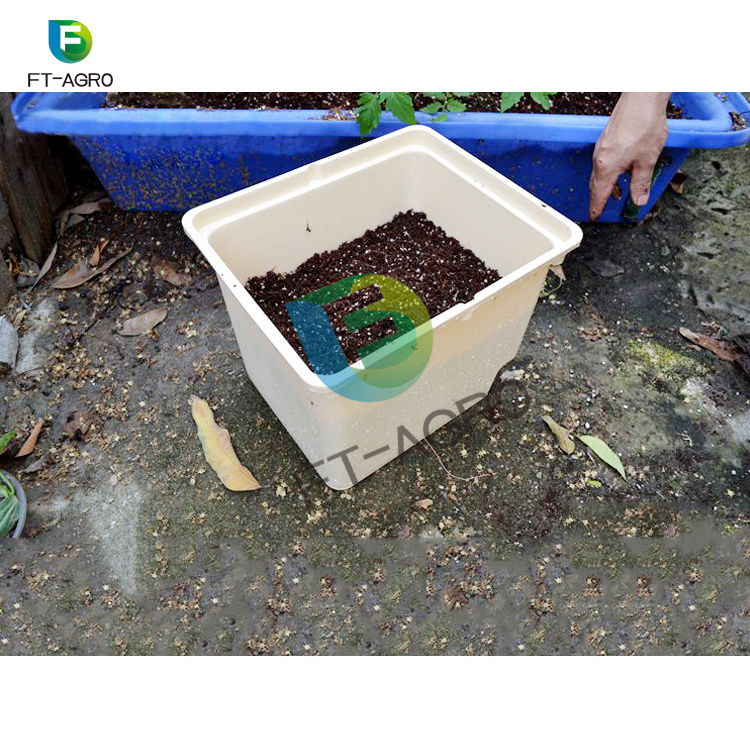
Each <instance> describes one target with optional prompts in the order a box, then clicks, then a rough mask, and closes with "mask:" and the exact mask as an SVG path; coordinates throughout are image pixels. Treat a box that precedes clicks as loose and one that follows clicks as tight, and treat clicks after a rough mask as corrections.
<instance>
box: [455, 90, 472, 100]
mask: <svg viewBox="0 0 750 750" xmlns="http://www.w3.org/2000/svg"><path fill="white" fill-rule="evenodd" d="M451 93H452V94H453V96H458V97H460V98H461V99H465V98H466V97H467V96H474V92H473V91H452V92H451Z"/></svg>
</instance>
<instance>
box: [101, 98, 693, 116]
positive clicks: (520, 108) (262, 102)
mask: <svg viewBox="0 0 750 750" xmlns="http://www.w3.org/2000/svg"><path fill="white" fill-rule="evenodd" d="M411 95H412V98H413V100H414V108H415V109H421V108H422V107H425V106H427V105H428V104H430V103H431V102H432V99H430V98H429V97H426V96H425V95H424V94H422V93H419V92H411ZM500 96H501V93H500V92H499V91H484V92H477V93H476V94H473V95H472V96H470V97H467V98H466V99H464V103H465V104H466V108H467V111H469V112H498V111H499V110H500ZM619 96H620V94H619V92H609V91H594V92H581V91H567V92H566V91H561V92H560V93H558V94H555V95H554V96H553V97H552V107H551V109H550V110H549V112H550V113H553V114H559V115H610V114H612V110H613V109H614V106H615V104H616V103H617V99H618V98H619ZM358 97H359V93H358V92H355V91H333V92H331V91H302V92H300V91H249V92H248V91H245V92H236V91H235V92H231V93H215V92H214V93H212V92H192V93H191V92H162V93H142V92H139V93H127V92H126V93H119V92H110V93H109V94H107V99H106V104H105V106H107V107H136V108H140V109H154V108H160V107H163V108H174V109H191V108H198V109H328V110H334V112H338V111H339V110H353V109H355V108H356V107H357V98H358ZM511 111H512V112H531V113H543V112H544V111H545V110H544V109H543V108H542V107H541V106H540V105H539V104H537V103H536V102H535V101H534V100H533V99H531V97H529V96H525V97H524V98H523V99H522V100H521V101H520V102H519V103H518V104H516V106H515V107H513V109H512V110H511ZM667 117H670V118H675V119H678V118H680V117H682V113H681V110H680V109H679V107H675V106H674V105H673V104H672V103H671V102H670V103H669V106H668V107H667Z"/></svg>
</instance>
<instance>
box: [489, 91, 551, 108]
mask: <svg viewBox="0 0 750 750" xmlns="http://www.w3.org/2000/svg"><path fill="white" fill-rule="evenodd" d="M556 93H557V91H530V92H529V96H530V97H531V98H532V99H533V100H534V101H535V102H536V103H537V104H538V105H539V106H540V107H541V108H542V109H544V110H545V111H546V110H549V108H550V107H551V106H552V99H551V97H553V96H554V95H555V94H556ZM524 96H526V92H525V91H503V93H502V96H501V97H500V111H501V112H507V111H508V110H509V109H513V107H515V106H516V104H518V102H520V101H521V99H523V98H524Z"/></svg>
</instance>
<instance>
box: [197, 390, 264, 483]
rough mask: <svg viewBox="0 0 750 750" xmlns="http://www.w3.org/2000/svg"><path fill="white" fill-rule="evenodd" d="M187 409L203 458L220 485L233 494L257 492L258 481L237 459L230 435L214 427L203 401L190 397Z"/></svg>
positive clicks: (211, 415) (222, 428)
mask: <svg viewBox="0 0 750 750" xmlns="http://www.w3.org/2000/svg"><path fill="white" fill-rule="evenodd" d="M190 409H191V411H192V414H193V420H194V421H195V424H196V426H197V427H198V439H199V440H200V441H201V445H202V446H203V455H204V456H205V457H206V461H208V465H209V466H210V467H211V468H212V469H213V470H214V471H215V472H216V475H217V476H218V477H219V479H220V480H221V482H222V484H223V485H224V486H225V487H226V488H227V489H228V490H232V491H233V492H243V491H245V490H257V489H260V483H259V482H258V480H257V479H256V478H255V477H254V476H253V475H252V474H251V473H250V471H249V470H248V469H246V468H245V467H244V466H243V465H242V464H241V463H240V460H239V458H237V454H236V453H235V452H234V448H233V447H232V439H231V438H230V437H229V431H228V430H227V429H226V428H224V427H219V426H218V425H217V424H216V421H215V420H214V414H213V412H212V411H211V407H210V406H209V405H208V404H207V403H206V402H205V401H204V400H203V399H202V398H198V396H195V395H193V396H190Z"/></svg>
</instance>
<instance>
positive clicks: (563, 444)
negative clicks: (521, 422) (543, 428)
mask: <svg viewBox="0 0 750 750" xmlns="http://www.w3.org/2000/svg"><path fill="white" fill-rule="evenodd" d="M542 419H543V420H544V422H545V424H546V425H547V427H549V428H550V430H552V432H553V433H554V435H555V437H556V438H557V444H558V445H559V446H560V448H561V449H562V450H563V451H565V453H567V454H568V455H570V454H571V453H572V452H573V451H574V450H575V449H576V444H575V443H574V442H573V438H571V437H570V432H569V431H568V430H566V429H565V428H564V427H563V426H562V425H559V424H557V422H555V420H554V419H552V417H547V416H544V417H542Z"/></svg>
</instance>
